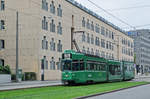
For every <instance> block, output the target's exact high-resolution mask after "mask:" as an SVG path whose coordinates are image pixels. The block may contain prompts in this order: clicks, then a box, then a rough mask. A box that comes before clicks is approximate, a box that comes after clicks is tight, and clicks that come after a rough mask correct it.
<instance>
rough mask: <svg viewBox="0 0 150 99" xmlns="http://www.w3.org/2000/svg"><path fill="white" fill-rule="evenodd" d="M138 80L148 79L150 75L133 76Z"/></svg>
mask: <svg viewBox="0 0 150 99" xmlns="http://www.w3.org/2000/svg"><path fill="white" fill-rule="evenodd" d="M138 78H150V75H141V74H140V75H135V79H138Z"/></svg>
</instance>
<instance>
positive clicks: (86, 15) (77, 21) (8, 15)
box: [0, 0, 134, 80]
mask: <svg viewBox="0 0 150 99" xmlns="http://www.w3.org/2000/svg"><path fill="white" fill-rule="evenodd" d="M17 11H18V12H19V18H18V22H19V68H20V69H22V70H23V72H35V73H36V75H37V79H38V80H41V77H42V75H43V73H44V78H45V80H55V79H60V78H61V71H60V62H59V61H60V59H61V54H62V52H63V51H64V50H66V49H71V27H74V28H75V31H85V33H84V34H82V33H81V34H75V35H74V38H75V39H76V41H77V44H78V46H79V48H80V50H81V51H83V52H86V53H90V54H96V55H99V56H102V57H105V58H108V59H115V60H126V61H133V60H134V59H133V51H134V49H133V39H132V38H130V37H129V36H128V35H126V34H125V32H124V31H122V30H121V29H120V28H118V27H117V26H115V25H113V24H112V23H110V22H108V21H106V20H105V19H104V18H102V17H100V16H99V15H97V14H96V13H94V12H92V11H90V10H88V9H87V8H85V7H84V6H82V5H80V4H78V3H77V2H75V1H73V0H0V64H1V65H7V64H8V65H10V67H11V70H12V73H15V69H16V17H17V15H16V12H17ZM43 65H44V66H45V67H44V72H43Z"/></svg>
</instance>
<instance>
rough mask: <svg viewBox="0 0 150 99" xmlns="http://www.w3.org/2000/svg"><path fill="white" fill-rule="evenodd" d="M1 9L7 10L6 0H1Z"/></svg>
mask: <svg viewBox="0 0 150 99" xmlns="http://www.w3.org/2000/svg"><path fill="white" fill-rule="evenodd" d="M0 5H1V6H0V10H1V11H2V10H5V1H4V0H1V3H0Z"/></svg>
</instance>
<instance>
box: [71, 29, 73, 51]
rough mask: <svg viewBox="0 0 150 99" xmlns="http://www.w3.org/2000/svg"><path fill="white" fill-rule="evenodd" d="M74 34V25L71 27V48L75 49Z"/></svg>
mask: <svg viewBox="0 0 150 99" xmlns="http://www.w3.org/2000/svg"><path fill="white" fill-rule="evenodd" d="M73 34H74V27H71V50H73Z"/></svg>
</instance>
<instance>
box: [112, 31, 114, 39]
mask: <svg viewBox="0 0 150 99" xmlns="http://www.w3.org/2000/svg"><path fill="white" fill-rule="evenodd" d="M112 39H113V40H114V32H112Z"/></svg>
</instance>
